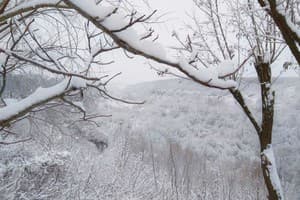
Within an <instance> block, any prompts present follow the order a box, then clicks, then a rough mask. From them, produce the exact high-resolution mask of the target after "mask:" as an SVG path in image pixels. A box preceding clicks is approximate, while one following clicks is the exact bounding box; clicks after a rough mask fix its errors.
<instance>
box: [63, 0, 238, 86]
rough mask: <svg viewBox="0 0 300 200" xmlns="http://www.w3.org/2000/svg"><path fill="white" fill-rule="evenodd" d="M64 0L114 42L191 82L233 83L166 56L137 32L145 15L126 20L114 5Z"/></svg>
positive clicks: (208, 84) (213, 84) (207, 84)
mask: <svg viewBox="0 0 300 200" xmlns="http://www.w3.org/2000/svg"><path fill="white" fill-rule="evenodd" d="M64 2H65V4H67V5H68V6H70V7H72V8H74V9H75V10H77V11H78V12H79V13H80V14H81V15H82V16H83V17H85V18H87V19H88V20H90V21H91V22H92V23H93V24H94V25H95V26H96V27H97V28H99V29H101V30H102V31H103V32H105V33H106V34H107V35H109V36H110V37H111V38H112V39H113V40H114V42H115V43H116V44H117V45H118V46H120V47H122V48H123V49H125V50H127V51H128V52H131V53H133V54H136V55H140V56H143V57H145V58H148V59H151V60H154V61H156V62H158V63H161V64H165V65H168V66H171V67H174V68H176V69H178V70H179V71H181V72H182V73H184V74H185V75H186V76H188V77H189V78H190V79H192V80H194V81H195V82H198V83H200V84H202V85H205V86H208V87H214V88H219V89H228V88H235V87H236V83H235V82H234V81H232V80H223V79H219V78H218V76H215V74H217V72H211V70H208V69H206V68H198V69H196V68H195V67H193V66H192V65H191V64H189V62H187V61H186V60H185V59H183V58H180V59H173V58H172V59H171V58H168V56H167V55H166V50H165V48H164V47H163V46H162V45H160V44H158V43H154V42H153V41H149V40H146V39H144V38H143V36H140V35H138V34H137V31H136V30H135V29H134V27H133V25H134V24H135V23H139V22H143V21H145V20H146V19H148V17H146V16H145V15H142V16H140V17H138V18H137V19H139V20H132V19H130V21H129V22H128V21H126V20H125V19H126V15H125V14H122V13H121V12H120V11H119V10H118V9H117V8H115V7H104V6H103V5H100V4H99V5H97V4H96V3H95V2H94V1H84V2H83V1H81V0H64Z"/></svg>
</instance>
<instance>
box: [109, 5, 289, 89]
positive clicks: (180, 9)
mask: <svg viewBox="0 0 300 200" xmlns="http://www.w3.org/2000/svg"><path fill="white" fill-rule="evenodd" d="M138 1H141V0H138ZM148 2H149V6H150V7H151V8H152V9H157V10H158V12H157V15H162V14H165V15H164V17H163V18H162V19H163V20H164V21H166V22H165V23H160V24H156V25H154V26H152V27H153V28H154V29H155V31H156V33H159V35H160V37H159V42H160V43H162V44H163V45H164V46H171V45H174V44H176V42H175V40H174V38H172V37H171V34H172V31H173V30H179V29H180V28H182V27H183V25H184V22H188V21H189V17H188V16H187V13H188V14H191V15H192V14H193V12H194V11H195V8H194V5H193V0H148ZM287 56H288V55H287ZM290 57H291V56H290ZM285 58H286V57H285ZM291 59H293V58H291ZM114 60H115V61H116V63H114V64H113V65H109V68H106V69H105V70H106V71H107V72H109V73H112V74H113V73H117V72H122V75H121V76H119V77H118V78H116V79H114V81H113V82H112V83H111V84H113V85H117V86H121V87H125V86H127V85H130V84H135V83H139V82H145V81H153V80H161V79H166V78H173V77H170V76H168V77H159V76H158V75H157V73H156V72H155V71H154V70H153V69H150V66H149V65H148V64H147V63H148V62H149V60H147V59H144V58H141V57H139V56H134V59H127V58H126V57H125V56H124V55H123V54H122V55H121V56H120V55H115V59H114ZM284 60H286V59H284ZM151 63H152V64H156V65H155V66H156V67H157V66H158V65H159V64H157V63H154V62H151ZM282 64H283V61H282V60H280V61H278V64H277V63H276V64H275V65H276V69H273V73H272V74H273V75H274V76H277V75H278V74H280V71H281V70H282V67H281V66H282ZM254 74H255V72H254V70H250V71H248V72H246V74H245V76H253V75H254ZM281 76H295V73H294V72H289V73H284V74H281Z"/></svg>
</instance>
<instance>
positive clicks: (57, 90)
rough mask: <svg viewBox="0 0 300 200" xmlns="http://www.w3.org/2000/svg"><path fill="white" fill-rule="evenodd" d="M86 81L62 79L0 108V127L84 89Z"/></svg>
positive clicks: (74, 78)
mask: <svg viewBox="0 0 300 200" xmlns="http://www.w3.org/2000/svg"><path fill="white" fill-rule="evenodd" d="M86 86H87V85H86V80H84V79H82V78H78V77H72V78H68V79H64V80H63V81H61V82H60V83H58V84H56V85H54V86H52V87H49V88H38V89H37V90H36V91H35V92H34V93H32V94H31V95H29V96H28V97H26V98H24V99H22V100H20V101H18V102H16V103H12V104H9V105H6V106H5V107H2V108H0V126H1V127H5V126H8V125H9V123H10V122H12V121H13V120H15V119H17V118H19V117H22V116H24V115H26V114H27V113H28V112H29V111H31V110H32V109H33V108H36V107H38V106H40V105H43V104H45V103H47V102H49V101H52V100H54V99H56V98H59V97H63V96H64V95H65V94H67V93H68V92H70V91H72V90H78V89H81V88H85V87H86Z"/></svg>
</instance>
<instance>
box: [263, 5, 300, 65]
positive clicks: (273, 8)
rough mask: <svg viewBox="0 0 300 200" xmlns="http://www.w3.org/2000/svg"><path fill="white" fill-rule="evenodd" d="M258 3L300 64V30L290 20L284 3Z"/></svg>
mask: <svg viewBox="0 0 300 200" xmlns="http://www.w3.org/2000/svg"><path fill="white" fill-rule="evenodd" d="M258 2H259V4H260V5H261V7H263V8H264V9H265V10H266V11H267V12H268V13H269V15H270V16H271V17H272V18H273V20H274V22H275V23H276V25H277V27H278V28H279V30H280V32H281V34H282V36H283V38H284V40H285V42H286V43H287V45H288V46H289V48H290V50H291V52H292V53H293V55H294V57H295V58H296V60H297V62H298V63H299V64H300V49H299V46H300V28H299V27H297V26H296V25H295V24H294V23H292V21H291V20H290V19H289V15H288V14H287V13H286V11H285V10H286V9H285V8H283V6H282V5H281V4H282V3H280V2H278V1H277V0H268V1H265V0H258Z"/></svg>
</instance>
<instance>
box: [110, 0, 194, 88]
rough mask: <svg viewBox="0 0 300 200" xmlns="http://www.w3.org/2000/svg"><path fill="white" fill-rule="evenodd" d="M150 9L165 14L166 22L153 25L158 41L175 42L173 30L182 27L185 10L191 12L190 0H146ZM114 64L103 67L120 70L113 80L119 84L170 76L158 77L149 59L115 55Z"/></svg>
mask: <svg viewBox="0 0 300 200" xmlns="http://www.w3.org/2000/svg"><path fill="white" fill-rule="evenodd" d="M148 2H149V6H150V7H151V8H152V9H157V10H158V13H157V16H159V15H162V14H165V15H164V17H163V18H162V20H164V21H166V23H160V24H156V25H155V27H154V28H155V31H156V32H157V33H159V35H160V41H159V42H161V43H163V44H164V45H166V46H169V45H171V44H175V40H174V39H173V38H172V37H171V33H172V31H173V30H177V29H179V28H180V27H182V25H183V23H184V21H187V19H188V17H187V15H186V12H189V13H191V12H192V5H193V3H192V0H148ZM115 57H117V58H116V59H114V60H115V61H116V63H115V64H113V65H112V66H109V68H107V69H105V70H106V71H109V72H110V73H117V72H122V75H121V76H119V77H118V78H116V79H115V80H114V81H113V82H114V83H116V84H121V85H128V84H135V83H139V82H144V81H153V80H157V79H165V78H170V77H165V78H162V77H159V76H158V75H157V73H156V72H155V71H154V70H151V69H150V66H149V65H148V64H147V63H148V62H149V61H148V60H146V59H144V58H141V57H138V56H135V58H134V59H131V60H128V59H127V58H125V56H120V55H115Z"/></svg>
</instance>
